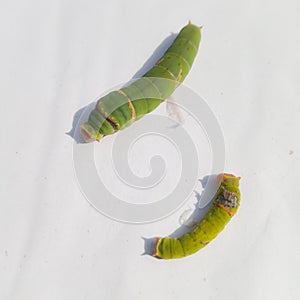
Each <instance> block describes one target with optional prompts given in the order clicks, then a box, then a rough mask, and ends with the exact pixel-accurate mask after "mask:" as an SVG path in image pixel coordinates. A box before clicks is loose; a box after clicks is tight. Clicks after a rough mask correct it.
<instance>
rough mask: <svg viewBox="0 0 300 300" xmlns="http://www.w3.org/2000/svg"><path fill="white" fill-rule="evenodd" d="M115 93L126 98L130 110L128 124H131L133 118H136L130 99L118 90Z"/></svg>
mask: <svg viewBox="0 0 300 300" xmlns="http://www.w3.org/2000/svg"><path fill="white" fill-rule="evenodd" d="M117 93H118V94H120V95H122V96H124V97H126V98H127V100H128V107H129V108H130V110H131V119H130V123H132V122H133V121H134V120H135V117H136V113H135V109H134V106H133V104H132V101H131V99H130V98H129V97H128V96H127V95H126V94H125V93H124V92H123V91H122V90H118V91H117Z"/></svg>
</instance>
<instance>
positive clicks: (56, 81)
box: [0, 0, 300, 300]
mask: <svg viewBox="0 0 300 300" xmlns="http://www.w3.org/2000/svg"><path fill="white" fill-rule="evenodd" d="M0 11H1V12H0V37H1V40H0V42H1V48H0V49H1V56H0V86H1V101H0V107H1V110H0V113H1V115H0V117H1V124H2V126H1V129H0V132H1V135H0V137H1V184H0V186H1V190H0V201H1V209H0V299H13V300H15V299H31V300H35V299H43V300H47V299H57V300H65V299H72V300H77V299H78V300H79V299H174V300H175V299H223V300H226V299H284V298H287V299H299V298H300V288H299V275H300V272H299V267H300V264H299V262H300V261H299V252H300V240H299V224H300V222H299V219H298V218H299V213H300V201H299V197H300V188H299V183H298V180H299V178H298V176H299V175H297V173H298V172H296V170H299V167H300V164H299V155H300V147H299V145H300V143H299V127H300V118H299V113H300V104H299V97H300V87H299V80H300V71H299V70H300V56H299V53H300V35H299V28H300V18H299V11H300V3H299V1H296V0H295V1H292V0H288V1H258V0H255V1H237V0H236V1H233V0H231V1H177V0H176V1H175V0H173V1H168V2H166V1H165V2H163V1H156V0H152V1H148V2H146V1H109V2H108V1H107V2H104V1H99V0H98V1H83V0H82V1H78V0H73V1H66V0H64V1H57V0H54V1H34V0H28V1H1V10H0ZM189 19H191V20H192V21H193V22H194V23H195V24H199V25H203V26H204V27H203V39H202V44H201V47H200V51H199V54H198V56H197V59H196V61H195V63H194V66H193V69H192V71H191V72H190V74H189V76H188V78H187V79H186V81H185V82H186V84H187V85H188V86H190V87H191V88H192V89H193V90H195V91H196V92H197V93H199V94H200V95H201V96H202V97H204V98H205V99H206V100H207V101H208V103H209V105H210V107H211V108H212V110H213V111H214V112H215V115H216V117H217V118H218V120H219V121H220V124H221V126H222V128H223V132H224V137H225V141H226V170H227V171H228V172H233V173H235V174H237V175H240V176H241V177H242V181H241V189H242V196H243V198H242V205H241V208H240V211H239V213H238V215H237V216H236V217H235V218H234V220H232V222H231V224H229V225H228V228H227V229H226V231H224V232H223V233H222V234H221V235H220V236H219V237H218V238H217V239H216V240H215V241H214V242H212V243H211V244H210V245H209V246H207V247H206V248H205V249H203V250H202V251H201V252H199V253H197V254H196V255H193V256H190V257H187V258H185V259H182V260H174V261H162V260H156V259H153V258H152V257H150V256H141V255H140V254H141V253H142V252H143V247H144V246H143V240H142V239H141V237H142V236H155V235H156V234H161V235H163V234H168V233H170V232H172V231H173V230H174V228H176V227H178V215H176V214H175V215H173V216H171V217H170V218H168V219H165V220H162V221H160V222H157V223H153V224H148V225H139V226H136V225H125V224H121V223H117V222H114V221H112V220H110V219H108V218H106V217H104V216H102V215H101V214H99V213H98V212H97V211H96V210H95V209H93V208H92V207H91V206H90V205H89V204H88V202H87V201H86V200H85V199H84V197H83V195H82V194H81V192H80V190H79V187H78V185H77V182H76V178H75V174H74V171H73V162H72V145H73V140H72V138H71V137H70V136H68V135H66V134H65V133H66V132H68V131H70V129H71V128H72V121H73V115H74V113H75V112H76V111H77V110H78V109H80V108H81V107H83V106H85V105H87V104H88V103H90V102H91V101H93V100H95V98H96V97H97V96H98V95H99V94H100V93H102V92H103V91H105V90H106V89H108V88H110V87H111V86H113V85H116V84H118V83H120V82H124V81H127V80H128V79H130V78H131V77H132V76H133V75H134V74H135V73H136V72H137V70H139V69H140V68H141V66H142V65H143V64H144V62H145V61H146V60H147V59H148V58H149V57H150V56H151V54H152V53H153V51H154V50H155V49H156V48H157V46H158V45H159V44H160V43H161V42H162V41H163V40H164V39H165V38H166V37H168V35H169V34H170V33H171V32H178V30H179V29H180V28H181V27H182V26H183V25H185V24H186V23H187V20H189Z"/></svg>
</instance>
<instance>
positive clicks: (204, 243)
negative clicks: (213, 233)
mask: <svg viewBox="0 0 300 300" xmlns="http://www.w3.org/2000/svg"><path fill="white" fill-rule="evenodd" d="M200 244H202V245H204V246H206V245H208V244H209V242H200Z"/></svg>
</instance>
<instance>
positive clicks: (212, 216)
mask: <svg viewBox="0 0 300 300" xmlns="http://www.w3.org/2000/svg"><path fill="white" fill-rule="evenodd" d="M218 178H219V180H220V181H221V183H220V187H219V189H218V191H217V193H216V194H215V196H214V198H213V201H212V206H211V207H210V209H209V210H208V212H207V213H206V215H205V216H204V218H203V219H202V220H201V221H200V222H199V223H198V224H196V225H195V226H194V227H192V228H191V229H190V231H188V232H186V233H185V234H183V235H182V236H180V237H178V238H170V237H164V238H156V242H155V245H154V246H155V250H154V253H153V254H152V255H153V256H155V257H157V258H163V259H172V258H182V257H185V256H188V255H191V254H193V253H195V252H197V251H198V250H200V249H201V248H203V247H205V246H206V245H207V244H208V243H209V242H210V241H211V240H213V239H214V238H215V237H216V236H217V235H218V234H219V233H220V232H221V231H222V230H223V229H224V227H225V225H226V224H227V223H228V222H229V221H230V219H231V218H232V216H234V214H235V213H236V211H237V209H238V207H239V204H240V191H239V181H240V177H235V176H234V175H232V174H220V175H219V176H218Z"/></svg>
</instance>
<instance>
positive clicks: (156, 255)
mask: <svg viewBox="0 0 300 300" xmlns="http://www.w3.org/2000/svg"><path fill="white" fill-rule="evenodd" d="M160 239H161V238H159V237H157V238H156V242H155V249H156V250H155V252H154V253H153V254H152V256H154V257H159V256H158V254H157V244H158V242H159V240H160Z"/></svg>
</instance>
